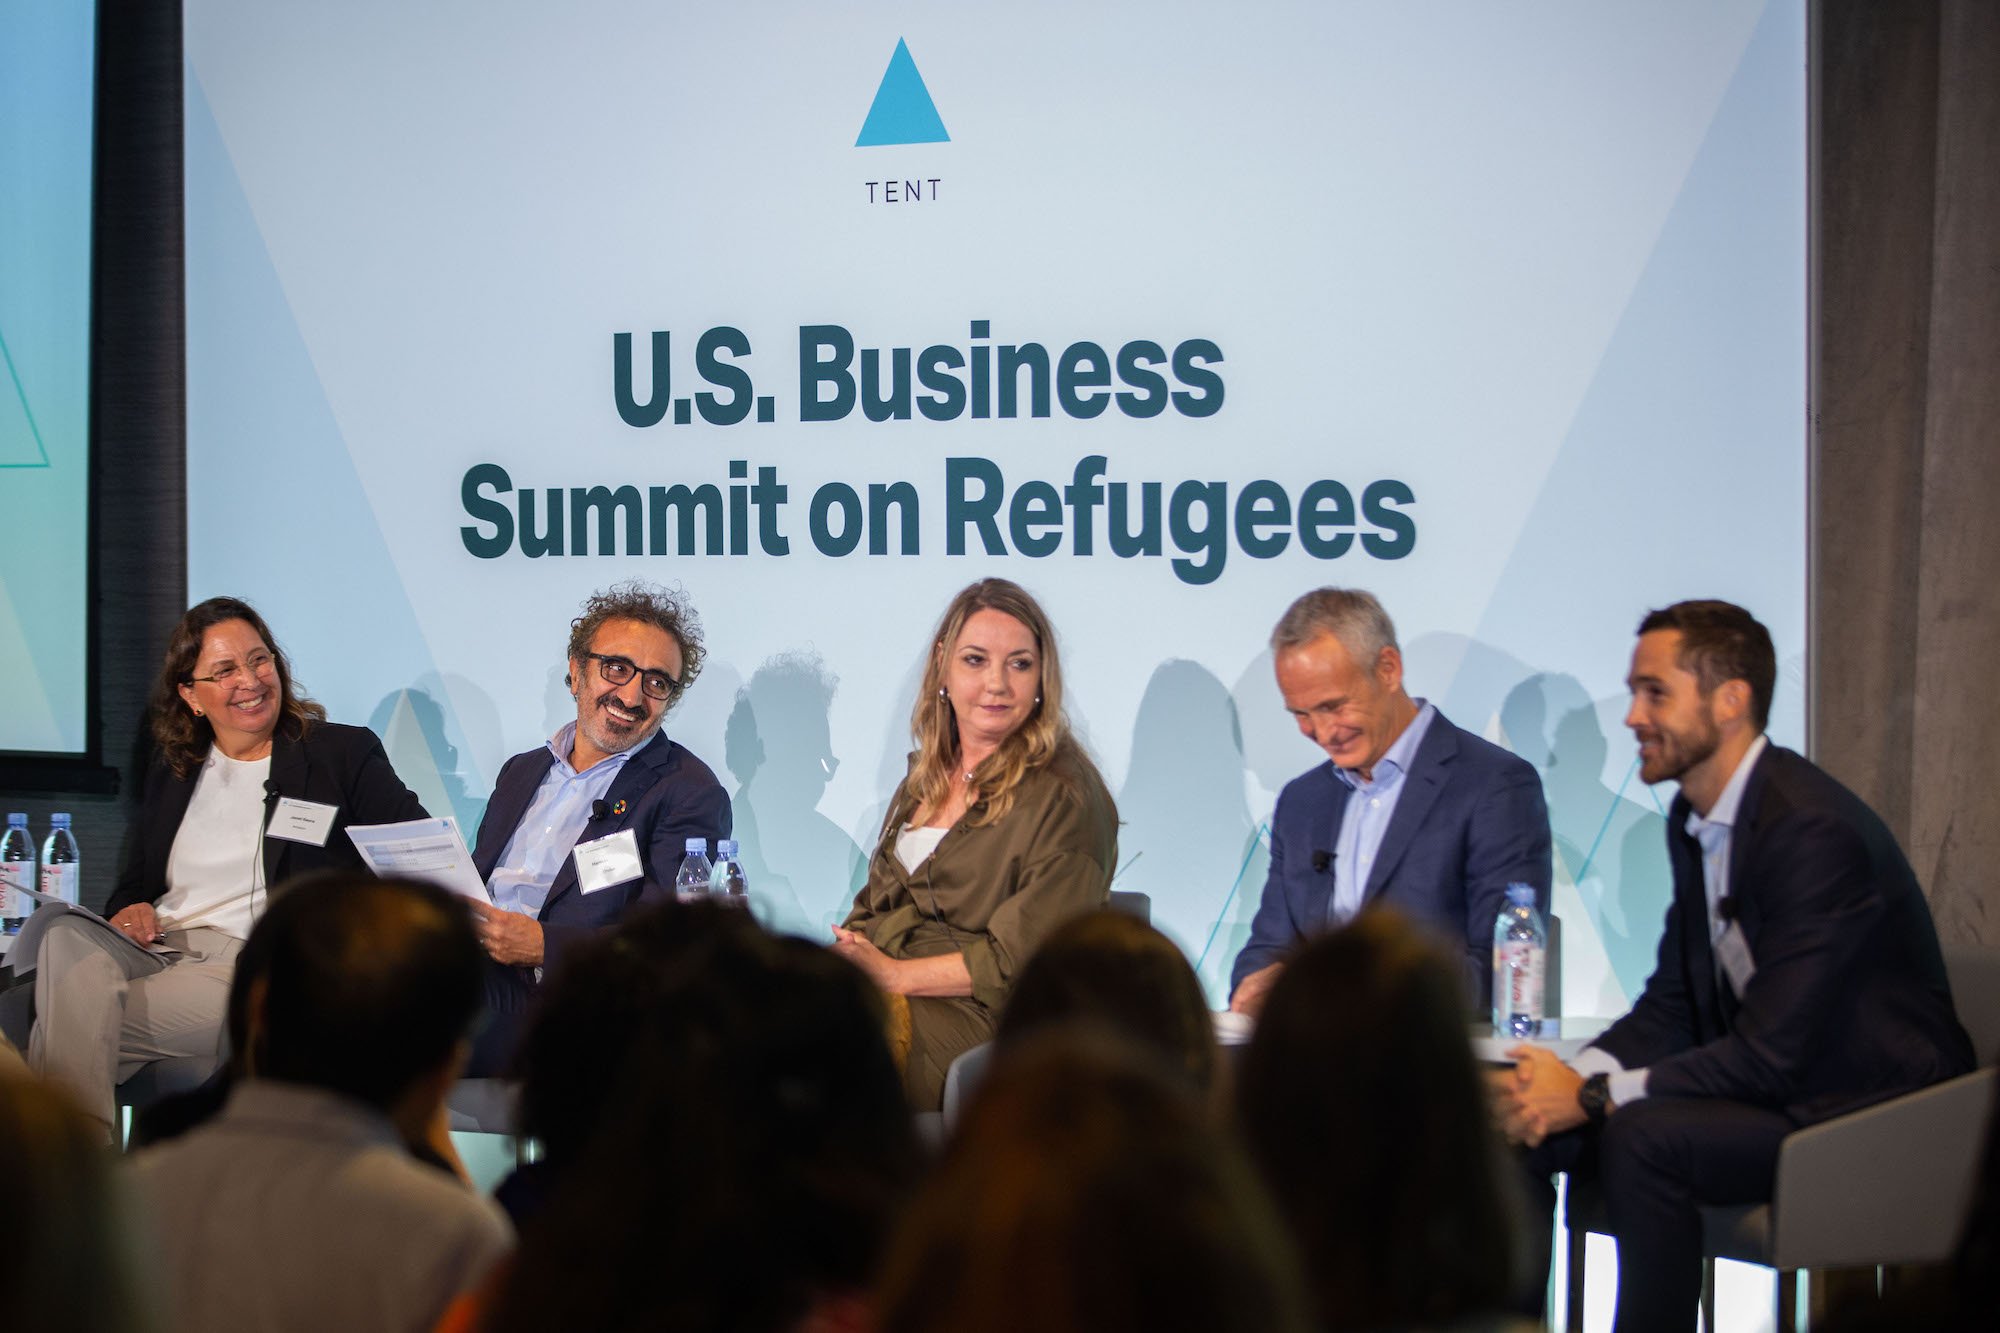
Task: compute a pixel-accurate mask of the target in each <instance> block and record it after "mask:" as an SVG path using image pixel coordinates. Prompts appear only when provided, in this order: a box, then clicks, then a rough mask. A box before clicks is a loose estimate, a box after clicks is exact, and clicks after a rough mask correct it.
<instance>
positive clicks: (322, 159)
mask: <svg viewBox="0 0 2000 1333" xmlns="http://www.w3.org/2000/svg"><path fill="white" fill-rule="evenodd" d="M186 52H187V63H188V68H187V83H186V87H187V150H186V151H187V237H188V242H187V245H188V258H187V265H188V272H187V279H188V280H187V307H188V528H189V571H190V573H189V578H190V587H189V590H188V591H189V596H190V597H191V598H198V597H205V596H210V595H214V594H218V593H233V594H238V595H242V596H245V597H247V598H249V599H251V600H252V601H253V602H254V603H256V604H257V605H258V606H259V607H260V608H261V609H262V610H263V611H264V613H265V614H266V616H267V618H268V619H269V621H270V623H271V625H272V626H273V628H274V631H275V633H276V634H277V635H278V637H279V638H280V640H281V641H282V643H283V644H284V646H285V647H286V648H287V649H288V650H289V651H290V652H291V654H292V657H293V660H294V662H295V664H296V667H297V672H298V676H299V679H300V680H301V681H302V682H303V683H304V685H305V687H306V688H307V689H308V690H309V691H310V692H311V693H312V694H313V695H314V696H315V697H317V698H318V699H320V700H321V701H322V702H324V703H325V704H326V705H327V707H328V709H329V711H330V713H331V715H332V716H333V717H334V718H335V719H337V720H341V721H346V722H353V723H366V724H368V725H370V726H372V727H374V728H375V729H376V730H377V731H378V732H380V733H381V734H382V735H383V737H384V738H385V740H386V742H387V744H388V746H389V749H390V752H391V756H392V758H393V759H394V761H395V764H396V767H397V769H398V771H399V772H400V773H401V774H402V775H403V777H404V778H405V780H406V781H408V782H409V783H410V784H411V785H412V786H413V787H414V788H415V789H416V790H417V791H418V792H419V794H420V795H421V796H422V797H423V799H424V800H425V802H426V804H427V806H428V807H429V808H430V809H431V810H432V811H433V812H434V813H452V814H455V815H456V816H457V817H458V819H459V820H460V822H461V823H462V824H463V825H465V826H466V828H467V830H468V832H469V831H470V829H471V828H473V827H474V826H476V824H477V823H478V820H479V818H480V814H481V812H482V810H483V807H484V803H485V800H486V798H487V795H488V793H489V791H490V790H491V787H492V784H493V780H494V775H495V774H496V772H497V771H498V769H499V767H500V765H501V763H502V761H503V760H505V759H506V757H507V756H508V755H510V754H513V753H516V752H518V751H522V750H526V749H529V748H531V747H533V746H535V745H538V744H540V743H542V742H543V741H544V740H546V739H547V738H548V737H549V736H550V735H551V734H552V733H553V732H554V731H555V730H556V729H557V728H558V727H559V726H560V725H561V724H562V723H563V722H564V721H565V720H568V719H570V718H572V717H573V716H574V710H573V705H572V704H571V701H570V699H569V697H568V694H567V692H566V690H565V688H564V684H563V675H564V661H563V656H564V645H565V642H566V637H567V633H568V628H569V621H570V618H571V616H572V615H574V614H575V612H576V609H577V607H578V605H579V603H580V602H581V601H582V599H583V598H584V597H585V596H586V595H587V594H588V593H590V592H591V591H592V590H593V589H597V588H602V587H605V586H606V585H609V584H611V583H613V582H616V581H620V580H626V579H634V578H637V579H645V580H651V581H656V582H665V583H677V584H679V585H681V586H682V587H684V588H685V589H686V590H687V592H688V593H689V594H690V596H691V597H692V599H693V601H694V603H695V605H696V606H697V607H698V609H699V611H700V613H701V616H702V619H703V621H704V624H705V627H706V635H707V644H708V648H709V651H710V654H711V656H710V658H709V661H708V665H707V666H706V668H705V669H704V670H703V672H702V674H701V677H700V679H699V680H698V681H697V682H695V684H694V685H693V687H692V689H691V690H690V691H689V692H688V694H687V695H686V697H685V698H684V700H683V701H682V702H681V703H680V705H679V706H678V707H677V709H676V710H675V712H674V713H673V714H672V716H671V717H670V718H669V719H668V723H667V726H668V731H669V733H670V734H671V735H672V736H674V737H675V738H676V739H677V740H679V741H681V742H682V743H684V744H686V745H687V746H688V747H689V748H691V749H692V750H693V751H694V752H695V753H696V754H698V755H700V756H701V757H702V758H703V759H705V760H706V761H707V762H708V763H709V764H710V765H711V766H713V767H714V769H715V770H716V772H717V773H718V775H720V776H721V778H722V780H723V782H724V784H725V786H727V787H728V788H729V789H730V791H731V793H732V795H733V799H734V804H735V818H736V826H737V829H738V831H739V832H740V834H741V836H742V840H743V842H744V844H745V862H746V868H747V870H748V872H749V878H750V881H751V886H752V892H753V896H754V899H755V902H756V905H757V909H758V911H759V912H760V914H761V915H762V916H763V917H764V919H766V920H767V921H768V922H770V923H771V924H772V925H774V926H777V927H779V928H782V929H785V930H790V931H796V932H800V933H803V934H806V935H810V936H815V937H819V938H824V937H825V936H826V932H827V927H828V925H829V923H831V922H833V921H836V920H838V919H839V918H840V917H841V916H842V915H843V914H844V912H845V910H846V908H847V906H848V904H849V902H850V901H851V899H852V896H853V893H854V889H855V886H856V884H857V882H858V881H859V879H860V877H861V875H862V873H863V867H864V864H865V861H866V858H867V856H868V853H869V851H870V850H871V849H872V848H873V846H874V845H875V842H876V839H877V837H878V832H879V824H880V821H881V820H882V818H883V814H884V808H885V804H886V802H887V799H888V797H889V794H890V793H891V791H892V790H893V789H894V787H895V785H896V783H897V781H898V779H899V778H900V777H901V776H902V774H903V772H904V767H905V762H906V755H907V752H908V750H909V746H910V736H909V717H910V712H911V707H912V703H913V695H914V693H915V690H916V688H917V682H918V680H919V678H920V675H921V670H922V665H923V660H924V657H925V654H926V653H928V652H929V651H931V646H932V645H931V639H930V636H931V633H932V630H933V627H934V625H935V623H936V621H937V618H938V616H939V614H940V612H941V611H942V610H943V608H944V606H945V604H946V602H947V601H948V600H949V598H950V597H951V596H952V594H953V593H954V592H955V591H956V590H957V589H959V588H960V587H962V586H964V585H965V584H966V583H968V582H970V581H971V580H973V579H976V578H979V577H982V576H987V575H999V576H1004V577H1007V578H1010V579H1014V580H1016V581H1018V582H1020V583H1022V584H1023V585H1025V586H1026V587H1027V588H1028V589H1029V590H1030V591H1032V592H1033V593H1034V594H1035V595H1036V596H1037V597H1038V598H1040V599H1041V601H1042V603H1043V604H1044V606H1045V607H1046V608H1047V610H1048V612H1049V614H1050V616H1051V617H1052V619H1053V621H1054V624H1055V626H1056V627H1057V631H1058V634H1059V642H1060V650H1061V660H1062V667H1063V671H1064V673H1065V679H1066V681H1067V683H1068V688H1069V700H1070V705H1071V709H1072V714H1073V717H1074V721H1075V725H1076V728H1077V731H1078V732H1079V734H1080V736H1081V737H1082V739H1083V741H1084V743H1085V744H1086V746H1087V747H1088V749H1089V751H1090V752H1091V754H1092V755H1093V756H1094V757H1095V759H1096V761H1097V763H1098V765H1099V766H1100V768H1101V769H1102V771H1103V773H1104V777H1105V780H1106V782H1107V784H1108V785H1109V787H1110V789H1111V791H1112V792H1113V794H1114V795H1115V796H1116V798H1117V801H1118V807H1119V813H1120V817H1121V820H1122V826H1121V828H1120V835H1119V864H1120V870H1119V876H1118V880H1117V883H1116V885H1115V887H1117V888H1120V889H1129V890H1136V891H1140V892H1144V893H1146V894H1148V895H1150V897H1151V901H1152V913H1153V920H1154V922H1155V923H1156V924H1157V925H1159V926H1160V927H1161V928H1162V929H1163V930H1165V931H1167V932H1168V933H1169V934H1170V935H1171V936H1172V937H1173V938H1174V939H1175V940H1176V941H1178V942H1179V943H1180V945H1181V946H1182V947H1183V948H1184V949H1185V950H1186V951H1187V953H1188V956H1189V958H1190V959H1192V960H1194V961H1195V962H1196V964H1197V965H1198V968H1199V971H1200V973H1201V975H1202V978H1203V981H1204V983H1205V984H1206V985H1207V986H1208V987H1209V988H1210V992H1211V995H1212V996H1214V997H1216V998H1217V999H1220V998H1221V996H1222V991H1223V987H1224V986H1225V984H1226V978H1227V974H1228V968H1229V964H1230V961H1231V959H1232V958H1233V956H1234V955H1235V953H1236V951H1237V949H1238V948H1239V947H1240V945H1241V943H1242V941H1243V939H1244V937H1245V935H1246V933H1247V931H1248V928H1249V921H1250V917H1251V914H1252V913H1253V911H1254V910H1255V908H1256V905H1257V901H1258V896H1259V893H1260V890H1261V887H1262V884H1263V878H1264V873H1265V867H1266V863H1267V857H1268V854H1269V832H1268V821H1269V818H1270V814H1271V810H1272V808H1273V804H1274V801H1275V799H1276V796H1277V793H1278V791H1279V789H1280V788H1281V787H1282V786H1283V785H1284V784H1285V783H1286V782H1287V781H1288V780H1290V779H1291V778H1293V777H1295V776H1297V775H1298V774H1300V773H1302V772H1304V771H1306V770H1308V769H1310V768H1312V767H1313V766H1314V765H1316V764H1319V763H1323V762H1325V760H1324V756H1323V755H1322V754H1321V753H1320V752H1319V751H1318V750H1317V749H1316V748H1315V747H1314V746H1313V745H1312V744H1311V743H1310V742H1309V741H1308V740H1306V739H1305V738H1304V737H1302V736H1301V735H1300V734H1299V733H1298V730H1297V728H1296V727H1295V725H1294V723H1293V720H1292V718H1291V717H1290V716H1289V715H1288V714H1287V713H1286V712H1285V710H1284V708H1283V706H1282V703H1281V701H1280V699H1279V696H1278V693H1277V690H1276V687H1275V684H1274V681H1273V677H1272V664H1271V655H1270V653H1269V651H1268V648H1267V646H1266V645H1267V640H1268V636H1269V634H1270V631H1271V628H1272V626H1273V623H1274V622H1275V621H1276V620H1277V618H1278V616H1279V615H1280V613H1281V612H1283V610H1284V609H1285V607H1286V605H1287V604H1288V603H1289V602H1290V601H1291V600H1292V599H1293V598H1294V597H1296V596H1297V595H1298V594H1300V593H1302V592H1304V591H1306V590H1308V589H1311V588H1314V587H1318V586H1322V585H1328V584H1337V585H1344V586H1356V587H1362V588H1367V589H1370V590H1372V591H1374V592H1375V593H1376V594H1377V595H1379V596H1380V598H1381V599H1382V601H1383V603H1384V604H1385V606H1386V607H1387V608H1388V610H1389V611H1390V613H1391V615H1392V616H1393V617H1394V618H1395V621H1396V624H1397V627H1398V630H1399V634H1400V639H1401V644H1402V648H1403V655H1404V658H1405V662H1406V675H1407V680H1408V684H1409V687H1410V690H1411V692H1412V693H1413V694H1414V695H1416V696H1419V697H1421V698H1424V699H1428V700H1430V701H1432V702H1433V703H1435V704H1436V705H1437V706H1438V708H1439V709H1440V710H1441V711H1442V712H1443V713H1444V714H1445V715H1446V716H1448V717H1449V718H1451V719H1452V720H1453V721H1454V722H1456V723H1458V724H1459V725H1461V726H1463V727H1466V728H1468V729H1470V730H1472V731H1474V732H1476V733H1479V734H1482V735H1485V736H1487V737H1490V738H1491V739H1493V740H1495V741H1497V742H1498V743H1500V744H1502V745H1505V746H1507V747H1509V748H1511V749H1512V750H1514V751H1515V752H1517V753H1519V754H1520V755H1522V756H1524V757H1525V758H1526V759H1528V760H1529V761H1530V762H1531V763H1533V764H1534V765H1535V766H1536V767H1537V768H1538V769H1539V770H1540V772H1541V773H1542V775H1543V778H1544V782H1545V787H1546V792H1547V796H1548V803H1549V807H1550V811H1551V817H1552V819H1553V822H1554V833H1555V847H1556V858H1557V860H1556V866H1555V881H1556V887H1555V893H1554V909H1555V912H1556V914H1557V915H1558V916H1560V917H1561V918H1562V920H1563V939H1564V968H1565V970H1564V980H1565V989H1566V1001H1565V1004H1566V1008H1567V1009H1568V1010H1569V1011H1570V1012H1572V1013H1578V1014H1586V1013H1614V1012H1617V1011H1618V1010H1619V1009H1621V1008H1622V1007H1623V1004H1624V1001H1625V997H1626V996H1627V995H1629V994H1630V993H1632V992H1634V991H1636V989H1637V988H1638V987H1639V985H1640V984H1641V983H1642V982H1643V980H1644V978H1645V977H1646V975H1647V974H1648V972H1649V971H1650V968H1651V963H1652V959H1653V956H1654V950H1655V946H1656V943H1657V940H1658V935H1659V930H1660V924H1661V919H1662V913H1663V911H1664V907H1665V903H1666V897H1667V882H1668V877H1667V871H1666V862H1665V854H1664V848H1663V845H1662V811H1663V809H1664V806H1665V802H1666V801H1667V799H1668V798H1669V797H1670V796H1671V790H1670V789H1666V790H1661V791H1653V790H1650V789H1649V788H1647V787H1646V786H1645V785H1643V784H1642V783H1641V782H1640V781H1639V779H1638V776H1637V773H1636V765H1635V752H1634V746H1633V744H1632V741H1631V737H1630V735H1629V734H1628V733H1627V732H1626V730H1625V729H1624V726H1623V717H1624V712H1625V707H1626V695H1625V688H1624V683H1623V682H1624V677H1625V672H1626V668H1627V665H1628V661H1629V655H1630V651H1631V647H1632V643H1633V636H1634V631H1635V627H1636V625H1637V623H1638V621H1639V619H1640V617H1641V616H1642V615H1643V614H1644V613H1645V612H1646V610H1647V609H1649V608H1652V607H1657V606H1661V605H1664V604H1666V603H1669V602H1672V601H1676V600H1679V599H1682V598H1687V597H1696V596H1713V597H1725V598H1729V599H1731V600H1734V601H1737V602H1741V603H1743V604H1744V605H1747V606H1749V607H1750V608H1752V609H1753V610H1754V611H1755V612H1756V613H1757V614H1758V615H1759V616H1760V617H1761V618H1762V619H1763V620H1764V621H1765V623H1767V624H1768V625H1769V626H1770V628H1771V630H1772V632H1773V634H1774V636H1775V638H1776V641H1777V645H1778V650H1779V654H1780V658H1781V662H1782V673H1781V681H1780V685H1779V690H1778V697H1777V703H1776V709H1775V716H1774V718H1773V721H1772V732H1773V734H1774V736H1775V738H1776V739H1777V740H1778V741H1779V742H1780V743H1785V744H1792V745H1797V744H1798V743H1799V742H1800V740H1801V734H1802V719H1803V716H1804V669H1805V664H1804V650H1805V642H1806V625H1805V592H1806V568H1805V558H1806V531H1805V520H1806V424H1807V418H1806V349H1807V326H1806V233H1807V226H1806V223H1807V217H1806V179H1805V161H1806V120H1805V117H1806V87H1805V69H1806V31H1805V16H1804V6H1803V4H1802V3H1801V2H1800V0H1769V2H1768V3H1767V0H1712V2H1710V3H1701V4H1675V5H1646V6H1606V5H1601V4H1596V3H1590V2H1589V0H1574V2H1570V3H1558V2H1555V0H1538V2H1536V3H1520V4H1509V5H1494V4H1489V3H1484V2H1483V0H1466V2H1465V3H1427V4H1407V3H1399V2H1392V0H1368V2H1366V3H1362V2H1358V0H1357V2H1350V3H1295V4H1278V3H1273V4H1252V5H1243V6H1235V7H1228V8H1218V7H1216V6H1213V5H1205V4H1204V5H1194V4H1161V3H1157V2H1153V3H1145V4H1137V3H1134V4H1104V5H1090V6H1074V5H1057V4H1036V3H1023V4H1015V5H1007V6H981V7H968V6H940V5H898V4H881V5H869V4H842V5H825V4H760V5H754V6H741V5H737V6H728V5H698V4H686V5H680V4H662V3H658V0H588V2H586V3H578V4H574V5H566V6H562V7H559V8H551V7H546V6H540V5H501V6H495V5H492V4H490V3H479V4H474V3H451V2H447V3H440V4H432V5H422V6H414V7H412V6H409V5H405V4H387V3H373V2H372V0H355V2H354V3H350V4H345V5H340V6H273V5H267V4H263V3H258V2H257V0H188V4H187V6H186Z"/></svg>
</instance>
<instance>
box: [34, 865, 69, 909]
mask: <svg viewBox="0 0 2000 1333" xmlns="http://www.w3.org/2000/svg"><path fill="white" fill-rule="evenodd" d="M42 892H43V893H46V894H48V895H49V896H50V897H51V898H61V899H62V900H63V901H64V902H67V903H70V904H75V902H76V901H77V896H76V863H75V862H74V861H71V862H67V863H65V862H57V863H56V864H55V865H52V866H43V867H42Z"/></svg>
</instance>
